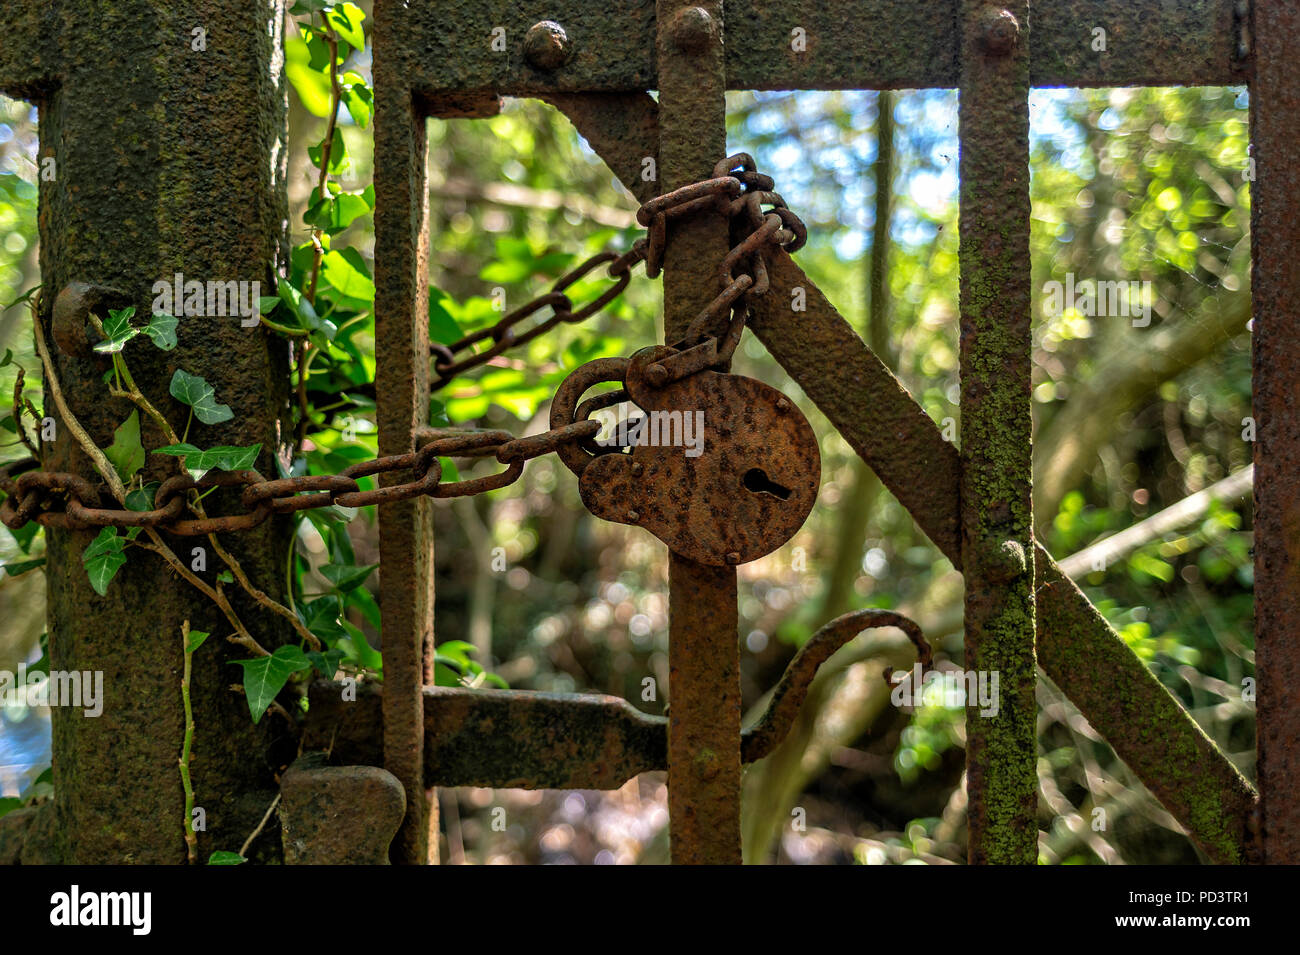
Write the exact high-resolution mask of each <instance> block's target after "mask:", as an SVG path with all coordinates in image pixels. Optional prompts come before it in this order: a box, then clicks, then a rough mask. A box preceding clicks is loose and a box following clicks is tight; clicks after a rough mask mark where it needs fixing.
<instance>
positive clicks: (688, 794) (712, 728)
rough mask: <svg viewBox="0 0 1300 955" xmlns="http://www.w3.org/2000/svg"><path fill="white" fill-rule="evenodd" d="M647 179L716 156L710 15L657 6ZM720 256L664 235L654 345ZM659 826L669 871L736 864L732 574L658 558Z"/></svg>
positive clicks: (705, 241)
mask: <svg viewBox="0 0 1300 955" xmlns="http://www.w3.org/2000/svg"><path fill="white" fill-rule="evenodd" d="M655 9H656V16H657V31H656V33H657V35H656V49H657V54H658V62H659V135H660V140H659V178H660V183H661V185H662V188H663V189H664V190H665V191H667V190H670V189H675V188H677V187H679V186H683V185H686V184H687V183H689V182H691V181H693V180H696V179H702V178H707V177H708V176H710V175H711V174H712V171H713V166H714V164H715V163H717V161H718V160H719V159H721V158H722V157H723V156H724V155H725V153H726V146H727V142H726V97H725V92H726V77H725V75H724V70H723V48H722V3H721V0H717V2H706V3H700V4H695V3H691V2H689V0H686V2H684V0H659V2H658V3H657V4H656V7H655ZM726 252H727V221H726V219H725V218H724V217H723V216H722V215H719V214H712V213H709V214H704V215H699V216H694V217H691V218H690V219H689V220H688V221H685V222H682V223H681V224H680V225H676V224H675V225H673V226H670V235H669V240H668V245H667V250H666V255H665V260H664V338H665V340H666V341H668V342H670V343H671V342H672V341H674V340H676V339H677V338H678V337H679V336H680V335H682V334H683V333H684V332H685V330H686V326H687V325H688V324H689V323H690V321H691V319H692V318H694V317H695V316H696V315H697V314H698V313H699V312H700V310H701V309H702V308H703V307H704V306H705V305H706V304H707V303H708V302H709V300H710V299H712V298H713V296H714V295H716V294H717V285H718V280H717V274H716V269H717V264H718V262H720V261H721V259H722V257H723V256H724V255H726ZM668 577H669V638H668V639H669V645H668V667H669V688H668V695H669V726H668V814H669V838H670V844H671V847H672V858H673V862H674V863H677V864H679V865H692V864H739V863H740V766H741V763H740V716H741V712H740V646H739V643H738V640H737V634H736V625H737V624H736V572H735V569H734V568H731V567H720V568H719V567H705V566H703V565H700V564H696V563H694V562H693V561H689V560H686V559H685V558H682V557H678V556H676V555H675V554H670V555H669V575H668Z"/></svg>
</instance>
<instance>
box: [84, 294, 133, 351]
mask: <svg viewBox="0 0 1300 955" xmlns="http://www.w3.org/2000/svg"><path fill="white" fill-rule="evenodd" d="M134 314H135V306H134V305H132V306H128V307H127V308H120V309H110V310H109V313H108V318H107V319H106V320H105V322H104V335H105V338H104V341H102V342H100V343H99V344H98V345H96V346H95V351H97V352H99V353H100V354H101V355H109V354H112V353H114V352H120V351H121V350H122V348H123V347H124V346H125V345H126V343H127V342H129V341H130V340H131V339H133V338H135V336H136V335H139V334H140V329H138V328H136V327H135V326H133V325H132V324H131V316H132V315H134Z"/></svg>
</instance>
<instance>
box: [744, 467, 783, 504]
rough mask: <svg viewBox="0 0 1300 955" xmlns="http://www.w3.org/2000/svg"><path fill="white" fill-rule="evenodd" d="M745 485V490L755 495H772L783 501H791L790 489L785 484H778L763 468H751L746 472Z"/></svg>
mask: <svg viewBox="0 0 1300 955" xmlns="http://www.w3.org/2000/svg"><path fill="white" fill-rule="evenodd" d="M744 485H745V490H747V491H753V492H754V493H755V494H771V495H772V496H773V497H779V498H780V499H781V500H783V501H788V500H790V489H789V488H788V487H786V486H785V485H783V484H777V483H776V482H775V481H773V480H772V479H771V478H770V477H768V476H767V472H766V471H764V470H763V469H762V468H750V469H749V470H748V471H746V472H745V477H744Z"/></svg>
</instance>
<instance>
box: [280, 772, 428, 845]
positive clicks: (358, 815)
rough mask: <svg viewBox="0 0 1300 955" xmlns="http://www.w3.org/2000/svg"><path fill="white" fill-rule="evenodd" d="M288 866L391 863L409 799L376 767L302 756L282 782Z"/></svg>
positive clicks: (390, 776)
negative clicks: (390, 851) (391, 851)
mask: <svg viewBox="0 0 1300 955" xmlns="http://www.w3.org/2000/svg"><path fill="white" fill-rule="evenodd" d="M280 796H281V800H280V808H279V812H278V815H279V817H280V839H281V842H282V844H283V845H284V863H285V865H387V864H388V861H389V860H388V847H389V844H390V843H391V842H392V840H393V836H394V835H395V834H396V833H397V827H398V826H399V825H401V822H402V817H403V815H404V814H405V812H406V795H405V793H404V792H403V791H402V784H401V783H400V782H398V781H397V777H395V776H394V775H393V774H392V773H390V772H388V771H387V770H383V769H380V768H379V767H378V766H328V765H326V764H325V759H324V756H323V754H320V753H308V754H306V755H304V756H300V757H299V758H298V759H297V760H295V761H294V763H293V765H292V766H290V767H289V769H288V770H287V771H286V772H285V774H284V776H283V777H282V778H281V780H280Z"/></svg>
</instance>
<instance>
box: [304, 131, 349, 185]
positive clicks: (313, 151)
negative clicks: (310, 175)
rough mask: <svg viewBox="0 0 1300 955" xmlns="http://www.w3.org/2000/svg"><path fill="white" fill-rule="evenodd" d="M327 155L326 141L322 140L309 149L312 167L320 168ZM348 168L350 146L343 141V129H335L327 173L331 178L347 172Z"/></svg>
mask: <svg viewBox="0 0 1300 955" xmlns="http://www.w3.org/2000/svg"><path fill="white" fill-rule="evenodd" d="M324 154H325V141H324V140H323V139H322V140H321V141H320V142H319V143H317V144H316V145H315V146H308V147H307V158H308V159H310V160H311V164H312V166H314V167H315V168H316V169H319V168H320V162H321V159H322V158H323V157H324ZM347 168H348V145H347V143H345V142H344V141H343V128H342V127H341V126H335V127H334V133H333V135H332V136H331V137H330V164H329V167H328V168H327V170H326V171H327V172H328V173H329V174H330V175H331V176H337V175H340V174H342V173H344V172H346V171H347Z"/></svg>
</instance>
